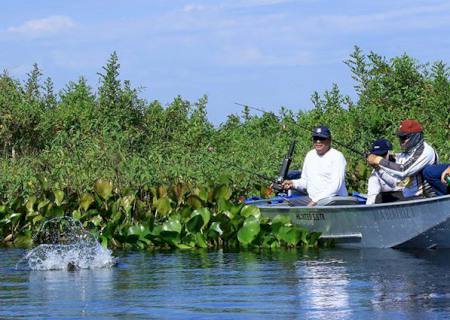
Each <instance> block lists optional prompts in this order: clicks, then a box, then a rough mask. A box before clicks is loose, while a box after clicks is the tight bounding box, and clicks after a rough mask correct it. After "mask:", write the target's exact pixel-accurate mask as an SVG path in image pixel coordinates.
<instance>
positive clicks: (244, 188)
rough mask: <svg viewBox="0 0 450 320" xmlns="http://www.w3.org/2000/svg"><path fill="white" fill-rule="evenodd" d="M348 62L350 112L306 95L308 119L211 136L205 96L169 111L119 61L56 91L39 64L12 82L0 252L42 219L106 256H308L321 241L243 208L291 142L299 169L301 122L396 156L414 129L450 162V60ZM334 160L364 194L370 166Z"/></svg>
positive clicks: (178, 101) (284, 113)
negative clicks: (81, 232)
mask: <svg viewBox="0 0 450 320" xmlns="http://www.w3.org/2000/svg"><path fill="white" fill-rule="evenodd" d="M346 64H347V65H348V66H349V68H350V70H351V72H352V76H353V78H354V80H355V89H356V92H357V94H358V101H356V102H354V101H352V100H351V99H350V98H349V97H348V96H344V95H343V94H342V93H341V92H340V90H339V88H338V86H337V85H334V86H333V87H332V88H331V90H329V91H326V92H325V93H323V95H320V94H319V93H317V92H315V93H314V94H313V95H312V103H313V108H312V109H311V110H309V111H305V112H299V113H294V112H292V111H290V110H287V109H285V108H283V107H282V108H281V109H280V111H279V114H278V115H275V114H273V113H265V114H260V115H250V113H249V110H248V109H247V108H244V110H243V113H242V115H235V114H232V115H230V116H229V117H228V119H227V121H226V122H224V123H223V124H221V125H220V126H219V127H217V128H216V127H214V126H213V125H212V124H211V123H209V122H208V120H207V115H206V105H207V102H208V101H207V97H206V96H205V97H202V98H200V99H199V100H198V101H197V102H195V103H190V102H189V101H186V100H183V99H182V98H181V97H176V98H175V99H174V100H173V101H172V102H171V103H170V104H169V105H168V106H162V105H161V103H159V102H158V101H152V102H147V101H145V100H144V99H142V98H140V97H139V89H135V88H133V87H132V86H131V84H130V82H129V81H121V80H120V79H119V69H120V65H119V62H118V58H117V55H116V54H115V53H113V54H112V55H111V57H110V59H109V61H108V63H107V64H106V66H105V67H104V68H103V70H102V72H101V73H100V74H99V76H100V85H99V88H98V90H97V92H94V91H93V89H92V88H91V87H89V85H88V84H87V82H86V80H85V79H84V78H80V79H79V80H78V81H76V82H70V83H69V84H68V85H67V86H66V87H65V88H64V89H63V90H62V91H61V92H60V93H58V94H56V93H54V90H53V84H52V81H51V79H49V78H47V79H46V80H44V81H42V72H41V70H40V69H39V68H38V66H37V65H34V66H33V69H32V71H31V72H30V73H29V74H28V79H27V80H26V82H25V83H21V82H19V81H18V80H15V79H13V78H12V77H11V76H9V75H8V73H7V72H4V73H3V74H2V75H1V76H0V152H1V159H0V204H1V205H0V239H1V240H0V241H2V242H4V243H10V242H13V243H14V244H16V245H19V244H21V243H29V242H30V241H31V234H33V233H34V232H35V230H36V228H38V226H39V225H40V223H41V222H42V220H44V219H47V218H50V217H54V216H58V215H63V214H69V215H72V216H73V217H74V218H77V219H80V220H81V221H82V222H83V223H84V225H85V226H86V227H88V228H90V229H91V230H92V231H93V232H96V233H97V235H98V236H99V239H101V240H102V241H103V243H105V244H106V243H107V244H108V246H111V247H130V246H131V247H138V248H141V247H147V246H167V245H168V246H175V247H185V246H187V247H192V246H197V247H204V246H214V245H232V246H235V245H238V244H241V245H245V246H248V245H250V246H253V245H257V246H269V247H270V246H280V245H298V244H301V243H303V244H306V245H313V244H314V243H316V240H317V239H316V236H314V235H307V234H306V233H304V230H302V229H300V228H297V227H292V226H290V223H289V222H288V221H283V223H281V224H280V223H279V222H278V220H276V221H272V222H269V221H267V220H265V219H264V218H261V217H260V216H259V214H258V212H257V211H254V210H255V209H251V208H248V207H244V206H243V205H242V204H237V203H238V201H237V200H238V199H239V197H241V196H242V195H249V194H258V193H264V192H265V190H266V188H265V187H266V186H267V182H266V181H261V180H259V179H258V178H257V177H256V175H252V174H250V173H249V171H250V172H251V171H254V172H255V173H261V174H264V175H268V176H275V175H276V174H277V171H278V170H279V162H280V161H281V159H282V157H283V155H284V154H285V153H286V151H287V148H288V146H289V143H290V141H291V140H292V139H294V138H295V139H297V141H298V143H297V150H296V153H295V156H294V161H293V165H292V166H291V167H292V168H300V167H301V161H302V159H303V157H304V155H305V154H306V152H307V151H308V150H309V149H310V148H311V141H310V136H309V134H307V133H306V132H305V131H304V130H302V129H301V128H300V127H299V126H298V125H301V126H303V127H305V126H306V127H313V126H314V125H317V124H319V123H322V124H326V125H328V126H329V127H330V128H331V130H332V132H333V136H334V138H335V139H337V140H338V141H341V142H344V143H346V144H349V145H352V146H353V147H354V148H355V149H358V150H367V148H368V145H369V143H370V142H371V141H372V140H374V139H376V138H381V137H386V138H388V139H390V140H391V141H393V142H394V145H395V146H396V147H397V149H398V142H397V140H396V139H395V136H394V133H395V131H396V129H397V127H398V124H399V122H400V121H401V120H402V119H404V118H415V119H418V120H419V121H420V122H421V123H422V124H423V126H424V128H425V136H426V140H427V141H428V142H429V143H431V144H432V145H433V146H434V147H435V149H436V150H437V152H438V154H439V155H440V158H441V161H449V160H450V156H449V152H448V150H449V131H450V118H449V117H450V112H449V111H450V109H449V106H450V81H449V68H448V67H447V65H446V64H445V63H444V62H436V63H434V64H431V65H429V64H427V65H421V64H419V63H418V62H416V61H415V60H414V59H412V58H411V57H409V56H407V55H403V56H401V57H396V58H393V59H389V60H388V59H386V58H384V57H381V56H379V55H377V54H375V53H369V54H367V55H365V54H363V53H362V52H361V50H360V49H359V48H355V50H354V52H353V54H352V55H351V56H350V58H349V60H348V61H346ZM339 149H340V150H341V151H342V152H343V153H344V154H345V156H346V158H347V162H348V165H347V183H348V186H349V189H350V191H353V190H359V191H363V190H365V184H366V181H367V178H368V175H369V174H370V168H369V167H368V166H367V165H366V163H365V160H364V159H361V158H360V157H359V156H357V155H355V154H352V153H349V152H348V151H347V150H345V149H342V148H339ZM227 163H234V164H235V165H236V167H242V168H246V169H248V170H249V171H242V170H239V169H237V168H236V167H233V166H230V165H228V164H227ZM218 194H221V195H220V196H219V195H218ZM280 225H281V227H280ZM285 227H286V228H287V229H286V228H285ZM288 229H289V230H293V231H288ZM280 230H281V231H280ZM280 232H281V233H280Z"/></svg>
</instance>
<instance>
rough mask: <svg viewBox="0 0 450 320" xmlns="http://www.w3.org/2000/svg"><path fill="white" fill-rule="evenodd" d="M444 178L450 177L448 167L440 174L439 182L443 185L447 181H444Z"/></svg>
mask: <svg viewBox="0 0 450 320" xmlns="http://www.w3.org/2000/svg"><path fill="white" fill-rule="evenodd" d="M446 176H450V167H448V168H447V169H445V170H444V172H442V175H441V181H442V183H443V184H447V181H445V177H446Z"/></svg>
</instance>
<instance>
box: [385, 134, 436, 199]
mask: <svg viewBox="0 0 450 320" xmlns="http://www.w3.org/2000/svg"><path fill="white" fill-rule="evenodd" d="M396 159H397V162H390V161H388V160H386V159H383V160H381V162H380V167H381V168H382V169H383V170H384V171H386V172H387V173H388V174H390V175H391V176H393V177H394V178H397V179H399V180H403V181H402V182H404V183H403V184H404V188H403V195H404V196H405V197H412V196H418V195H422V194H423V193H424V188H425V185H424V181H423V178H422V175H421V172H422V170H423V168H424V167H425V166H426V165H427V164H434V163H436V161H437V160H438V159H437V154H436V152H435V151H434V149H433V148H432V147H431V146H430V145H429V144H427V143H426V142H423V143H421V144H419V145H418V146H417V147H415V148H414V149H413V150H411V151H410V152H408V153H406V152H402V153H400V154H398V155H397V156H396Z"/></svg>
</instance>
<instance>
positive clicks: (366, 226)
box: [246, 195, 450, 249]
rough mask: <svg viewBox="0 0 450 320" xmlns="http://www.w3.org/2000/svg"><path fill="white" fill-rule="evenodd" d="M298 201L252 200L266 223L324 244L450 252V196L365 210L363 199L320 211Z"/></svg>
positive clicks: (327, 204) (324, 205) (325, 204)
mask: <svg viewBox="0 0 450 320" xmlns="http://www.w3.org/2000/svg"><path fill="white" fill-rule="evenodd" d="M297 197H298V196H296V195H292V196H286V197H284V196H277V197H273V198H270V199H258V198H250V199H247V201H246V203H247V204H251V205H254V206H257V207H259V209H260V211H261V214H262V215H263V216H267V217H272V218H273V217H275V216H276V215H288V216H289V217H290V218H291V221H292V223H294V224H298V225H300V226H302V227H304V228H306V229H308V230H309V231H316V232H320V233H321V236H320V239H324V240H333V241H334V242H335V244H336V246H344V247H356V248H427V249H434V248H450V195H444V196H438V197H433V198H424V199H414V200H408V201H398V202H393V203H381V204H374V205H365V204H364V203H363V202H361V201H359V199H358V197H353V196H352V197H331V198H327V199H323V200H321V201H320V202H319V203H318V205H317V206H315V207H306V206H304V205H303V206H299V205H297Z"/></svg>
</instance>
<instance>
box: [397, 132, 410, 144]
mask: <svg viewBox="0 0 450 320" xmlns="http://www.w3.org/2000/svg"><path fill="white" fill-rule="evenodd" d="M409 137H410V136H409V135H408V134H406V135H403V136H398V138H399V140H400V142H405V141H406V140H408V139H409Z"/></svg>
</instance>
